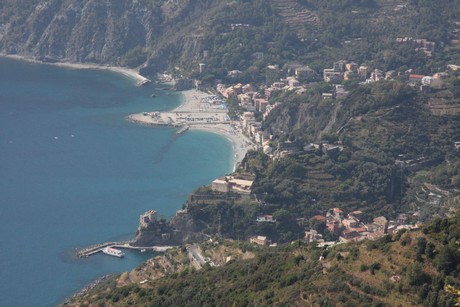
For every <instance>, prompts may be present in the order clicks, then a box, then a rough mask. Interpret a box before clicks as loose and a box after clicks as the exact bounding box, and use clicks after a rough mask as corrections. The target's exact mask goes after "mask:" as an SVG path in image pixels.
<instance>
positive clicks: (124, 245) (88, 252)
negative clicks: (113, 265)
mask: <svg viewBox="0 0 460 307" xmlns="http://www.w3.org/2000/svg"><path fill="white" fill-rule="evenodd" d="M133 243H134V241H123V242H105V243H100V244H96V245H92V246H88V247H85V248H83V249H79V250H78V251H77V253H76V255H77V257H79V258H88V257H90V256H92V255H95V254H98V253H101V252H103V251H104V249H107V248H112V249H114V248H115V249H128V250H138V251H141V252H144V251H154V252H165V251H167V250H168V249H171V248H174V246H133V245H131V244H133Z"/></svg>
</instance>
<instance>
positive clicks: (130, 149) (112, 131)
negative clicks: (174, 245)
mask: <svg viewBox="0 0 460 307" xmlns="http://www.w3.org/2000/svg"><path fill="white" fill-rule="evenodd" d="M152 94H154V95H158V97H155V98H152V97H151V96H152ZM182 99H183V97H182V95H180V93H176V92H172V91H168V90H163V89H160V88H159V86H158V85H155V84H151V85H147V86H143V87H137V86H136V82H135V81H134V80H132V79H129V78H127V77H125V76H123V75H120V74H117V73H113V72H110V71H104V70H88V69H84V70H76V69H68V68H62V67H57V66H52V65H45V64H35V63H30V62H23V61H17V60H12V59H5V58H1V59H0V277H1V278H0V293H1V295H0V306H55V305H58V304H59V303H62V302H63V301H64V300H65V299H66V297H68V296H69V295H71V294H72V293H75V292H76V291H78V290H79V289H81V288H83V287H84V286H85V285H87V284H89V283H91V282H92V281H93V280H95V279H97V278H99V277H101V276H104V275H107V274H112V273H120V272H124V271H129V270H132V269H134V268H136V267H137V266H139V265H140V264H141V263H142V262H143V261H145V260H146V259H148V258H149V257H152V256H153V254H152V253H151V252H145V253H141V252H126V256H125V258H123V259H119V258H116V257H111V256H108V255H104V254H97V255H94V256H91V257H89V258H86V259H79V258H77V257H76V256H75V249H76V248H81V247H85V246H88V245H91V244H95V243H101V242H107V241H112V240H127V239H132V238H133V237H134V235H135V231H136V229H137V227H138V223H139V215H140V214H142V213H144V212H145V211H147V210H150V209H153V210H156V211H158V212H159V215H160V217H163V218H169V217H171V216H172V215H174V213H175V211H176V210H178V209H181V208H182V206H183V204H184V203H185V201H186V199H187V195H188V194H189V193H191V192H192V191H193V189H195V188H198V187H200V186H202V185H205V184H209V183H210V182H211V181H212V180H213V179H214V178H217V177H219V176H221V175H223V174H225V173H228V172H230V171H231V170H232V165H233V161H232V156H233V154H232V147H231V144H230V143H229V142H228V141H227V140H226V139H225V138H224V137H221V136H219V135H217V134H213V133H209V132H204V131H187V132H186V133H184V134H181V135H176V134H175V132H176V129H174V128H160V127H156V128H154V127H146V126H140V125H137V124H133V123H130V122H128V121H126V120H125V117H126V116H127V115H129V114H132V113H138V112H143V111H154V110H155V111H162V110H170V109H173V108H174V107H177V106H178V105H179V104H180V103H181V101H182Z"/></svg>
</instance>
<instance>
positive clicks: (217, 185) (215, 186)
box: [211, 177, 229, 193]
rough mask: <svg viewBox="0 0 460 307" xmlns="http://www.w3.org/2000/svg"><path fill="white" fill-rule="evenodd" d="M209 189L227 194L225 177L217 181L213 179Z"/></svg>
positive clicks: (227, 186) (227, 188)
mask: <svg viewBox="0 0 460 307" xmlns="http://www.w3.org/2000/svg"><path fill="white" fill-rule="evenodd" d="M211 189H212V190H213V191H217V192H222V193H227V192H228V191H229V185H228V181H227V177H221V178H219V179H215V180H214V181H213V182H212V184H211Z"/></svg>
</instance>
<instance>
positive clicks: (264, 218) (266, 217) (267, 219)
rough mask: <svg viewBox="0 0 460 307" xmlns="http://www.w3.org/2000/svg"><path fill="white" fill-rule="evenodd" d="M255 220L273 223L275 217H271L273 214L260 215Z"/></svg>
mask: <svg viewBox="0 0 460 307" xmlns="http://www.w3.org/2000/svg"><path fill="white" fill-rule="evenodd" d="M256 221H257V223H275V222H276V219H274V218H273V215H262V216H258V217H257V219H256Z"/></svg>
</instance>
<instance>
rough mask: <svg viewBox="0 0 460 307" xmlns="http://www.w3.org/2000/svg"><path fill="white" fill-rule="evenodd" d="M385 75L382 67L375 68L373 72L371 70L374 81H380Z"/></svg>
mask: <svg viewBox="0 0 460 307" xmlns="http://www.w3.org/2000/svg"><path fill="white" fill-rule="evenodd" d="M384 77H385V75H384V73H383V71H381V70H380V69H377V68H376V69H374V70H373V71H372V72H371V80H372V81H379V80H382V79H384Z"/></svg>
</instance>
